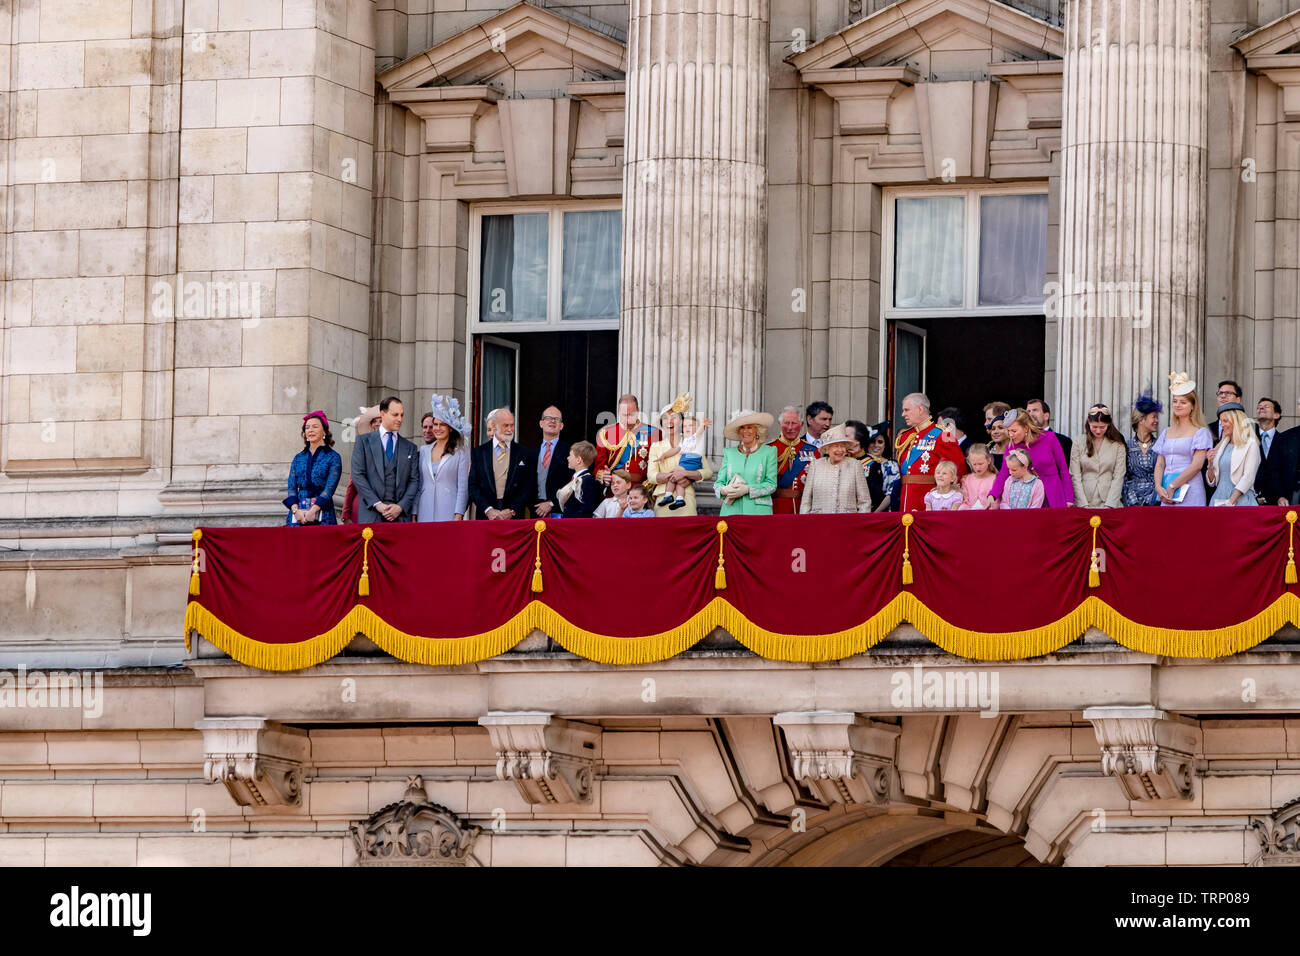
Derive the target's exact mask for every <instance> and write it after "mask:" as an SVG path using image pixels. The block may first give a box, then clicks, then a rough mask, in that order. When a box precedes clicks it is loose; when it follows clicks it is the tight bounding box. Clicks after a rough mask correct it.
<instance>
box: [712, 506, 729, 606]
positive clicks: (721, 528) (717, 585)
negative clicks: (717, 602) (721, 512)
mask: <svg viewBox="0 0 1300 956" xmlns="http://www.w3.org/2000/svg"><path fill="white" fill-rule="evenodd" d="M726 533H727V522H725V521H719V522H718V570H717V571H715V572H714V573H713V588H714V590H715V591H725V590H727V569H726V568H725V567H723V563H724V559H723V556H722V542H723V537H722V536H723V535H724V534H726Z"/></svg>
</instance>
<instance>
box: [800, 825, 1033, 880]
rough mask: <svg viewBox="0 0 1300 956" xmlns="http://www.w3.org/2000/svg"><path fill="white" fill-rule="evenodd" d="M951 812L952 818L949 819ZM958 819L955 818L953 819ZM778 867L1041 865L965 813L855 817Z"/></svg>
mask: <svg viewBox="0 0 1300 956" xmlns="http://www.w3.org/2000/svg"><path fill="white" fill-rule="evenodd" d="M954 817H956V818H957V819H956V820H954ZM957 821H960V822H957ZM778 865H780V866H998V867H1000V866H1044V865H1047V864H1043V863H1040V862H1039V861H1038V860H1036V859H1034V857H1033V856H1032V855H1031V854H1030V853H1029V851H1028V850H1026V849H1025V844H1024V840H1023V839H1021V838H1020V837H1019V836H1016V835H1015V834H1007V833H1003V832H1002V831H1000V830H997V829H995V828H993V827H991V826H989V825H988V824H987V823H985V822H984V821H982V820H979V819H978V818H974V817H969V816H966V815H956V814H943V813H937V814H934V815H930V814H925V813H920V814H912V813H908V814H893V813H885V814H879V815H872V816H867V817H860V818H858V819H856V820H853V821H852V822H846V823H845V824H844V825H843V826H840V827H838V828H835V829H833V830H828V831H826V832H825V833H824V834H823V835H822V836H820V837H817V838H816V839H814V840H813V841H811V842H809V843H805V844H804V845H803V846H801V847H799V848H798V849H797V850H795V851H793V852H792V853H791V854H790V855H789V856H788V857H787V858H786V859H785V860H783V861H782V862H781V863H779V864H778Z"/></svg>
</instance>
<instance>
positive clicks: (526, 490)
mask: <svg viewBox="0 0 1300 956" xmlns="http://www.w3.org/2000/svg"><path fill="white" fill-rule="evenodd" d="M488 418H489V419H490V420H491V421H492V422H493V423H494V424H495V426H496V431H495V432H494V433H493V435H492V438H491V439H490V440H489V441H485V442H484V443H483V444H481V445H479V446H478V447H477V448H475V449H474V451H473V453H472V454H471V456H470V460H469V500H470V501H472V502H474V511H475V512H476V514H477V515H478V517H479V518H489V519H492V520H499V519H509V518H524V517H527V510H528V506H529V505H531V504H535V503H536V502H537V500H538V499H537V463H536V460H535V459H533V458H532V455H531V453H530V451H529V449H527V448H525V447H524V446H523V445H520V444H518V443H517V442H516V441H515V416H514V414H513V413H512V412H511V411H510V409H508V408H498V409H496V410H494V411H493V412H492V413H491V414H489V415H488ZM530 464H531V467H530Z"/></svg>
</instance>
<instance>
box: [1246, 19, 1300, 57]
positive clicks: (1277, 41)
mask: <svg viewBox="0 0 1300 956" xmlns="http://www.w3.org/2000/svg"><path fill="white" fill-rule="evenodd" d="M1232 46H1233V48H1234V49H1236V50H1237V52H1238V53H1240V54H1241V55H1242V56H1244V57H1245V58H1246V62H1247V63H1248V64H1249V65H1250V66H1251V67H1252V68H1255V67H1257V66H1258V65H1261V61H1263V60H1264V59H1265V58H1267V57H1275V56H1285V57H1289V58H1290V57H1297V55H1298V54H1300V10H1295V11H1292V12H1291V13H1288V14H1286V15H1285V16H1281V17H1278V18H1277V19H1276V20H1274V21H1273V22H1272V23H1266V24H1264V25H1263V26H1262V27H1260V28H1259V29H1258V30H1252V31H1250V32H1249V33H1247V34H1245V35H1244V36H1241V37H1238V38H1237V39H1236V40H1234V41H1233V44H1232ZM1262 65H1267V64H1262Z"/></svg>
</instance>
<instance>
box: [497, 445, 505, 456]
mask: <svg viewBox="0 0 1300 956" xmlns="http://www.w3.org/2000/svg"><path fill="white" fill-rule="evenodd" d="M505 453H506V446H505V445H497V457H498V458H500V457H501V456H502V455H504V454H505Z"/></svg>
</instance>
